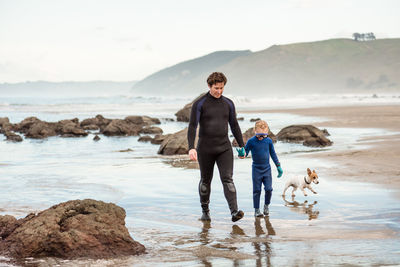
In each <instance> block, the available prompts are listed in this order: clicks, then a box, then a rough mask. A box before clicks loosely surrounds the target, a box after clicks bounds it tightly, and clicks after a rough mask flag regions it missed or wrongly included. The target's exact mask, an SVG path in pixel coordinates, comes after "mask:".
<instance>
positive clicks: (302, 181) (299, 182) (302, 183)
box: [282, 168, 319, 197]
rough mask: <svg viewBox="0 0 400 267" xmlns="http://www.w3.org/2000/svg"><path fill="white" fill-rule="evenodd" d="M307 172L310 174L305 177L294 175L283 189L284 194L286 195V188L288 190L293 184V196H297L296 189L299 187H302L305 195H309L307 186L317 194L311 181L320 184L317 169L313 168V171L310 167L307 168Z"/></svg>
mask: <svg viewBox="0 0 400 267" xmlns="http://www.w3.org/2000/svg"><path fill="white" fill-rule="evenodd" d="M307 174H308V176H304V177H303V176H295V177H292V179H290V180H289V181H287V182H286V185H285V189H284V190H283V194H282V196H284V195H285V194H286V190H288V188H289V187H291V186H292V187H293V191H292V197H294V196H295V194H294V191H296V190H297V188H300V190H301V191H302V192H303V194H304V196H307V193H306V191H305V189H306V188H308V189H310V190H311V192H313V193H314V194H316V193H317V192H315V191H314V189H312V187H311V183H314V184H319V181H318V175H317V173H316V172H315V170H313V171H312V172H311V170H310V169H309V168H307Z"/></svg>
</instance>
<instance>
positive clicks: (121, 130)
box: [102, 119, 142, 136]
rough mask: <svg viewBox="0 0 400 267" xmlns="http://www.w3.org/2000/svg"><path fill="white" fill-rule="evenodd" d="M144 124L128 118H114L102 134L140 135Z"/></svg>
mask: <svg viewBox="0 0 400 267" xmlns="http://www.w3.org/2000/svg"><path fill="white" fill-rule="evenodd" d="M141 129H142V126H140V125H137V124H133V123H130V122H128V121H126V120H120V119H115V120H112V121H111V122H110V123H109V124H108V125H107V126H106V128H105V129H104V130H103V131H102V134H104V135H106V136H133V135H139V133H140V130H141Z"/></svg>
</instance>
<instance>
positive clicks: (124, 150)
mask: <svg viewBox="0 0 400 267" xmlns="http://www.w3.org/2000/svg"><path fill="white" fill-rule="evenodd" d="M132 151H133V149H130V148H128V149H122V150H118V151H117V152H132Z"/></svg>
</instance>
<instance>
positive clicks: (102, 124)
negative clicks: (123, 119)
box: [80, 114, 112, 130]
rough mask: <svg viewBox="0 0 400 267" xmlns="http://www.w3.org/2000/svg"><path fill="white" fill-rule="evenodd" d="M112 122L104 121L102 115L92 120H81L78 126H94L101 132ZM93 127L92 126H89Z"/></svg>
mask: <svg viewBox="0 0 400 267" xmlns="http://www.w3.org/2000/svg"><path fill="white" fill-rule="evenodd" d="M111 121H112V120H111V119H106V118H104V117H103V116H102V115H100V114H99V115H96V117H94V118H89V119H85V120H83V121H82V122H81V123H80V125H81V127H85V126H88V125H96V126H97V127H98V128H100V129H101V130H102V129H104V128H105V127H106V126H107V125H108V124H109V123H110V122H111ZM91 127H93V126H91Z"/></svg>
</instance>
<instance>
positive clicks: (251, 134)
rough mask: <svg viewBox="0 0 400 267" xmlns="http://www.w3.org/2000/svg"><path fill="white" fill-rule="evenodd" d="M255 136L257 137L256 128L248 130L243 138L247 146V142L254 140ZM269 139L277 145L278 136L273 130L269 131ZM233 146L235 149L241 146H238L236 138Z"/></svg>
mask: <svg viewBox="0 0 400 267" xmlns="http://www.w3.org/2000/svg"><path fill="white" fill-rule="evenodd" d="M254 135H255V133H254V128H253V127H252V128H250V129H248V130H247V131H246V132H244V133H243V134H242V136H243V142H244V143H245V144H246V142H247V141H248V140H249V139H250V138H252V137H253V136H254ZM268 137H269V138H271V139H272V142H274V143H276V136H275V135H274V134H273V133H272V132H271V130H269V131H268ZM232 146H234V147H238V146H239V144H238V143H237V141H236V138H234V139H233V141H232Z"/></svg>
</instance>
